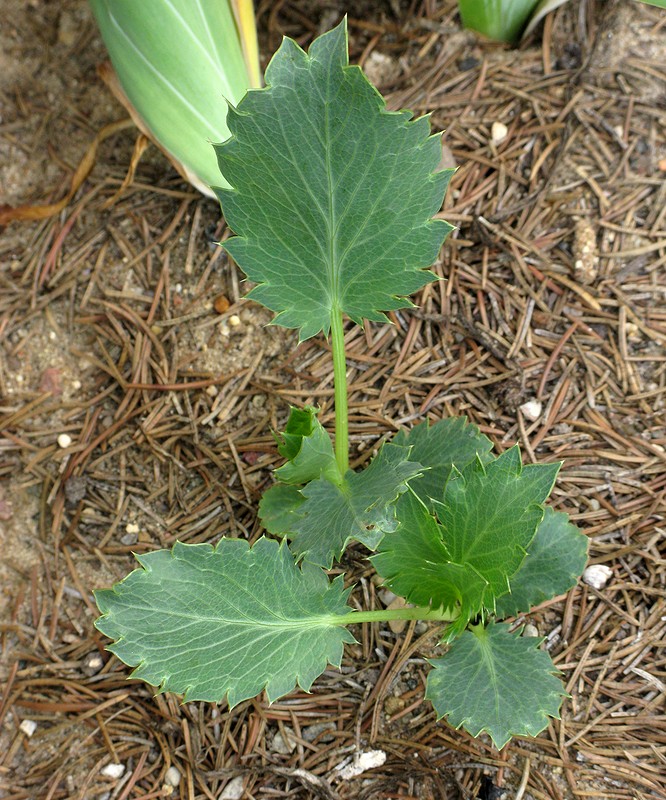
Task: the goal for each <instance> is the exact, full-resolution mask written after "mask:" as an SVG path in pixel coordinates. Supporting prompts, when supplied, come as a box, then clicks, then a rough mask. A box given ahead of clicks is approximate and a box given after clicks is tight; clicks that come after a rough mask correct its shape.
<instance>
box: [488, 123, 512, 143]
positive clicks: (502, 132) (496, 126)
mask: <svg viewBox="0 0 666 800" xmlns="http://www.w3.org/2000/svg"><path fill="white" fill-rule="evenodd" d="M508 135H509V129H508V128H507V127H506V125H505V124H504V123H503V122H493V126H492V128H491V129H490V138H491V139H492V140H493V144H500V142H503V141H504V140H505V139H506V137H507V136H508Z"/></svg>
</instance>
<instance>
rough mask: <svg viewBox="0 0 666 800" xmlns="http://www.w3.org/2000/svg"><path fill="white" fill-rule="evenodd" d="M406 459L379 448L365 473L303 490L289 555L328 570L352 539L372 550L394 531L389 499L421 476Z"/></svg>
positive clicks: (388, 447) (401, 450)
mask: <svg viewBox="0 0 666 800" xmlns="http://www.w3.org/2000/svg"><path fill="white" fill-rule="evenodd" d="M409 458H410V452H409V448H408V447H399V446H398V445H395V444H385V445H384V446H383V447H382V448H381V450H380V451H379V453H378V454H377V456H376V457H375V458H374V459H373V460H372V462H371V463H370V466H369V467H368V468H367V469H365V470H363V471H362V472H352V471H351V470H350V471H349V472H348V473H347V474H346V475H345V478H344V481H343V482H342V484H340V485H337V484H333V483H330V481H327V480H326V479H325V478H320V479H319V480H316V481H312V483H309V484H308V485H307V486H305V487H304V488H303V489H302V490H301V493H302V495H303V497H305V502H304V503H303V504H302V505H301V506H300V508H299V509H298V514H299V515H300V518H299V519H298V520H296V521H295V523H294V525H293V527H292V529H291V531H290V532H289V534H288V535H289V538H290V539H291V549H292V551H293V553H294V554H295V555H296V556H297V557H299V558H305V559H306V560H307V561H310V562H312V563H313V564H318V565H319V566H322V567H326V568H328V569H330V567H331V565H332V564H333V560H334V559H339V558H340V556H341V555H342V553H343V552H344V550H345V548H346V547H347V544H348V543H349V542H350V541H351V540H352V539H355V540H356V541H358V542H361V544H364V545H365V546H366V547H367V548H369V549H370V550H374V549H375V548H376V547H377V545H378V544H379V542H380V541H381V540H382V537H383V536H384V534H385V533H387V532H389V531H392V530H395V528H396V525H397V522H396V519H395V508H394V502H395V500H396V499H397V498H398V496H399V495H401V494H402V493H403V492H404V491H405V490H406V488H407V482H408V481H409V480H411V479H412V478H414V477H415V476H416V475H419V474H420V472H421V465H420V464H415V463H414V462H412V461H410V460H409Z"/></svg>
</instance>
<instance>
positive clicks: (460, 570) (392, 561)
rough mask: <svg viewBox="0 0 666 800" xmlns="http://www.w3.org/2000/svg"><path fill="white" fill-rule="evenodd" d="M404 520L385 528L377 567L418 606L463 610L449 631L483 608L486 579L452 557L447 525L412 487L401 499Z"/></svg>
mask: <svg viewBox="0 0 666 800" xmlns="http://www.w3.org/2000/svg"><path fill="white" fill-rule="evenodd" d="M396 516H397V517H398V519H399V520H400V525H399V527H398V529H397V530H396V531H394V532H393V533H387V534H386V536H385V537H384V538H383V539H382V541H381V543H380V545H379V552H378V553H377V554H376V555H374V556H372V557H371V561H372V563H373V564H374V566H375V568H376V569H377V572H378V573H379V574H380V575H381V576H382V577H383V578H384V582H385V583H386V585H387V586H388V587H389V588H390V589H391V590H392V591H394V592H395V593H396V594H399V595H401V596H402V597H404V598H406V599H407V600H408V601H409V602H410V603H414V605H417V606H429V605H432V606H433V607H434V608H438V607H442V608H444V609H454V608H457V609H459V610H460V616H459V617H458V619H457V620H456V622H455V623H454V624H453V625H452V626H451V627H450V629H449V635H455V634H456V633H458V632H459V631H461V630H463V629H464V628H465V626H466V625H467V623H468V622H469V620H470V619H472V617H474V616H476V614H478V613H479V612H480V611H481V608H482V606H483V597H484V592H485V590H486V587H487V585H488V584H487V581H485V580H484V579H483V577H482V576H481V575H479V574H478V573H477V572H476V571H475V570H474V569H473V567H471V566H470V565H469V564H455V563H453V562H452V561H451V559H450V557H449V555H448V553H447V551H446V548H445V547H444V544H443V533H444V531H443V529H442V527H441V526H440V525H438V524H437V521H436V520H435V518H434V517H433V516H432V515H431V514H430V513H429V511H428V509H427V508H426V506H425V505H424V504H423V503H422V502H421V500H419V498H418V497H417V496H416V495H415V494H414V493H413V492H412V491H411V482H410V491H407V492H405V494H404V495H403V496H402V497H401V498H400V500H399V501H398V504H397V509H396Z"/></svg>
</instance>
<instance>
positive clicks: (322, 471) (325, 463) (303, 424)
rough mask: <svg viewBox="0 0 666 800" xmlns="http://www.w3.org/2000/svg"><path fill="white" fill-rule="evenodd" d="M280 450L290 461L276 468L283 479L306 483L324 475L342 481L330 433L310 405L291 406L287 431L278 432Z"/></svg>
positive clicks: (287, 481)
mask: <svg viewBox="0 0 666 800" xmlns="http://www.w3.org/2000/svg"><path fill="white" fill-rule="evenodd" d="M275 438H276V440H277V442H278V452H279V453H280V455H281V456H282V457H283V458H286V459H287V463H286V464H284V465H283V466H281V467H279V468H278V469H276V470H275V477H276V478H277V479H278V480H279V481H281V482H282V483H291V484H299V483H300V484H303V483H309V482H310V481H314V480H316V479H317V478H321V477H322V475H323V476H324V477H325V478H327V479H328V480H330V481H332V482H333V483H340V481H341V475H340V471H339V469H338V465H337V462H336V460H335V453H334V451H333V443H332V442H331V437H330V436H329V435H328V434H327V433H326V431H325V430H324V428H323V427H322V425H321V423H320V422H319V420H318V419H317V410H316V409H315V408H312V407H311V406H306V407H305V408H292V409H291V413H290V414H289V420H288V421H287V425H286V427H285V430H284V433H278V434H275Z"/></svg>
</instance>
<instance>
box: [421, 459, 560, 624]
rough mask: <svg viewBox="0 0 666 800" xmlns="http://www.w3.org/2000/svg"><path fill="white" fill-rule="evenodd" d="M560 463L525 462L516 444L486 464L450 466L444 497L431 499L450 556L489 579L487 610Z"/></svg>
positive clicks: (516, 562) (523, 546) (503, 588)
mask: <svg viewBox="0 0 666 800" xmlns="http://www.w3.org/2000/svg"><path fill="white" fill-rule="evenodd" d="M559 468H560V464H559V463H555V464H528V465H527V466H525V467H523V466H522V465H521V460H520V450H519V449H518V447H517V446H516V447H512V448H510V449H509V450H507V451H506V452H505V453H503V454H502V455H501V456H499V458H496V459H494V460H493V461H490V462H489V463H488V464H486V465H483V464H482V463H481V462H480V461H477V462H476V463H473V464H470V465H469V466H468V467H467V468H466V469H465V470H464V471H463V472H460V471H458V470H456V469H455V468H454V469H453V471H452V474H451V478H450V479H449V481H448V483H447V484H446V487H445V489H444V496H443V500H442V502H437V501H434V502H433V507H434V509H435V512H436V514H437V518H438V519H439V522H440V523H441V525H442V527H443V529H444V532H445V533H444V541H443V544H444V547H445V548H446V551H447V553H448V555H449V558H450V560H451V561H453V562H455V563H456V564H468V565H469V566H471V567H473V568H474V570H475V571H476V572H477V573H478V574H479V575H481V576H482V577H483V578H484V579H485V580H486V581H487V582H488V587H487V591H486V596H485V598H484V605H486V607H487V608H489V609H490V610H494V599H495V597H498V596H500V595H502V594H505V593H506V592H507V591H508V590H509V588H510V585H509V578H510V577H511V576H512V575H513V574H514V573H515V572H516V571H517V570H518V568H519V567H520V565H521V563H522V562H523V559H524V558H525V555H526V554H527V547H528V545H529V544H530V542H531V541H532V539H533V538H534V535H535V533H536V529H537V526H538V525H539V523H540V522H541V520H542V519H543V515H544V509H543V506H542V503H543V502H544V501H545V500H546V498H547V497H548V495H549V494H550V491H551V489H552V488H553V483H554V481H555V477H556V476H557V473H558V470H559Z"/></svg>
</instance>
